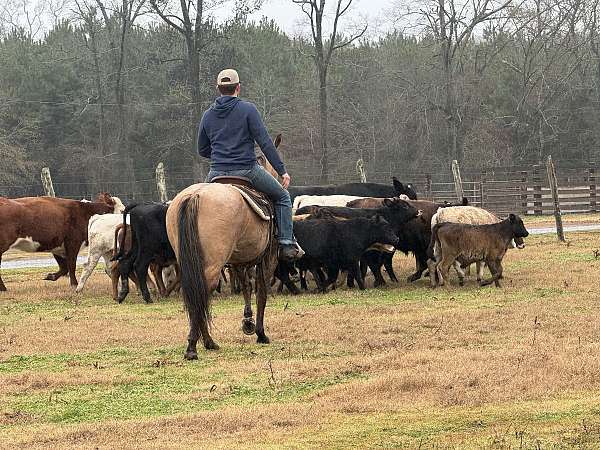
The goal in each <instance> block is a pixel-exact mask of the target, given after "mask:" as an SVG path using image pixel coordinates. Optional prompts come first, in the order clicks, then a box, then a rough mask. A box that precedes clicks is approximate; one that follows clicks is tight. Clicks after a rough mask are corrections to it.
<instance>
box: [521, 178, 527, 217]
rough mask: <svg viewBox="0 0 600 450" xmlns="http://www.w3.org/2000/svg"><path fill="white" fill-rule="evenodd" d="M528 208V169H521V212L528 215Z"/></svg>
mask: <svg viewBox="0 0 600 450" xmlns="http://www.w3.org/2000/svg"><path fill="white" fill-rule="evenodd" d="M527 212H528V209H527V171H526V170H522V171H521V214H523V215H526V214H527Z"/></svg>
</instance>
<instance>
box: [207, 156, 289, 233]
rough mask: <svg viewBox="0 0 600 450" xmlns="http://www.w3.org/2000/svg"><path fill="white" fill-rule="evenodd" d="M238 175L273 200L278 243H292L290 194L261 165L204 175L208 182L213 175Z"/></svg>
mask: <svg viewBox="0 0 600 450" xmlns="http://www.w3.org/2000/svg"><path fill="white" fill-rule="evenodd" d="M221 176H238V177H245V178H248V179H249V180H250V182H251V183H252V186H254V188H255V189H256V190H257V191H260V192H262V193H264V194H265V195H266V196H267V197H269V199H270V200H271V201H272V202H273V206H274V207H275V219H276V220H277V228H278V240H279V243H280V244H294V243H295V240H294V227H293V224H292V201H291V200H290V194H289V193H288V191H286V190H285V189H284V188H283V187H281V184H279V182H278V181H277V180H276V179H275V178H273V176H272V175H271V174H270V173H268V172H267V171H266V170H265V169H263V168H262V166H260V165H258V164H256V165H255V166H253V167H252V168H251V169H243V170H228V171H221V170H213V169H210V172H208V175H207V177H206V182H207V183H209V182H210V180H212V179H213V178H215V177H221Z"/></svg>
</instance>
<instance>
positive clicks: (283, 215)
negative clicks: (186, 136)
mask: <svg viewBox="0 0 600 450" xmlns="http://www.w3.org/2000/svg"><path fill="white" fill-rule="evenodd" d="M217 89H218V90H219V92H220V93H221V96H220V97H218V98H217V99H216V100H215V102H214V103H213V105H212V106H211V107H210V108H209V109H208V110H207V111H205V112H204V114H203V115H202V120H201V121H200V125H199V127H198V153H199V154H200V156H204V157H205V158H210V160H211V163H210V171H209V173H208V176H207V178H206V182H210V181H212V180H213V179H214V178H216V177H223V176H235V177H244V178H247V179H248V180H249V181H250V183H251V184H252V186H253V187H254V188H255V189H257V190H258V191H260V192H262V193H264V194H265V195H266V196H267V197H268V198H269V199H270V200H271V201H272V202H273V205H274V210H275V217H276V220H277V228H278V240H279V258H280V259H283V260H293V259H296V258H297V257H299V256H301V255H300V253H301V250H300V248H299V247H298V245H297V243H296V242H295V239H294V235H293V224H292V203H291V201H290V195H289V193H288V191H287V190H286V189H287V187H288V186H289V185H290V181H291V178H290V176H289V174H288V173H287V171H286V169H285V165H284V164H283V161H281V158H280V157H279V155H278V154H277V150H276V149H275V146H274V145H273V141H272V140H271V137H270V136H269V134H268V132H267V129H266V128H265V125H264V123H263V121H262V118H261V117H260V113H259V112H258V110H257V109H256V106H255V105H254V104H253V103H250V102H246V101H243V100H240V98H239V95H240V78H239V75H238V73H237V72H236V71H235V70H234V69H225V70H223V71H221V72H220V73H219V76H218V77H217ZM255 142H256V143H257V144H258V145H259V146H260V149H261V150H262V151H263V153H264V154H265V156H266V158H267V159H268V161H269V162H270V163H271V165H272V166H273V168H274V169H275V170H276V172H277V174H279V176H280V177H281V178H282V182H281V184H280V183H279V182H278V181H277V180H276V179H275V178H274V177H273V176H271V175H270V174H269V173H268V172H267V171H266V170H265V169H263V168H262V167H261V166H260V165H259V164H258V162H257V161H256V154H255V152H254V143H255Z"/></svg>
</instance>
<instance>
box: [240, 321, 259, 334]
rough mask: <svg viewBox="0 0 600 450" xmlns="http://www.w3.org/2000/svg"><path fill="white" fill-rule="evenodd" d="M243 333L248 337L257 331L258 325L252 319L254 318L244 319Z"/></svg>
mask: <svg viewBox="0 0 600 450" xmlns="http://www.w3.org/2000/svg"><path fill="white" fill-rule="evenodd" d="M242 331H243V332H244V334H245V335H247V336H250V335H252V334H254V332H255V331H256V324H255V323H254V319H252V318H245V319H242Z"/></svg>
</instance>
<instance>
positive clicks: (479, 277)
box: [475, 261, 485, 281]
mask: <svg viewBox="0 0 600 450" xmlns="http://www.w3.org/2000/svg"><path fill="white" fill-rule="evenodd" d="M475 266H476V267H477V281H481V280H483V269H484V268H485V263H484V262H483V261H477V262H476V263H475Z"/></svg>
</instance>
